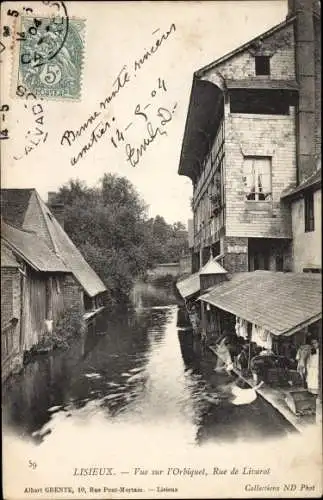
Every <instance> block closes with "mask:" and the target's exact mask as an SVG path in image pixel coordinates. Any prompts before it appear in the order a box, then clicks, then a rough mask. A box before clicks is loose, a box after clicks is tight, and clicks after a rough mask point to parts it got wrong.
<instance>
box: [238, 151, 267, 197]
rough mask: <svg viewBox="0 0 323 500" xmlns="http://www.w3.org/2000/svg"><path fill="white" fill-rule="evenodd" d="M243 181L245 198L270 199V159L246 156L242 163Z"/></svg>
mask: <svg viewBox="0 0 323 500" xmlns="http://www.w3.org/2000/svg"><path fill="white" fill-rule="evenodd" d="M243 183H244V187H245V193H246V199H247V200H252V201H269V200H271V159H270V158H267V157H250V156H249V157H246V158H245V160H244V165H243Z"/></svg>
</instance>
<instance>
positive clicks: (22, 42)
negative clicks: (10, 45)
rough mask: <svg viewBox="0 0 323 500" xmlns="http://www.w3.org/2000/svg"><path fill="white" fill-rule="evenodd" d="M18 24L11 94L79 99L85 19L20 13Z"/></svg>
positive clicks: (50, 98)
mask: <svg viewBox="0 0 323 500" xmlns="http://www.w3.org/2000/svg"><path fill="white" fill-rule="evenodd" d="M19 24H20V26H19V29H17V33H16V35H17V38H16V40H17V42H16V43H15V45H14V53H13V75H12V94H13V95H14V96H22V95H24V96H25V95H26V94H28V93H31V94H32V95H33V96H35V97H37V98H42V99H44V100H69V101H74V100H75V101H79V100H80V98H81V91H82V70H83V60H84V44H85V20H84V19H73V18H72V19H69V18H68V17H67V16H66V17H62V18H57V19H56V18H51V17H37V18H35V17H31V16H28V17H27V16H21V17H20V20H19ZM19 37H20V38H19ZM19 90H20V91H19ZM21 90H23V91H22V92H21Z"/></svg>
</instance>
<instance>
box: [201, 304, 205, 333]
mask: <svg viewBox="0 0 323 500" xmlns="http://www.w3.org/2000/svg"><path fill="white" fill-rule="evenodd" d="M203 337H206V313H205V303H204V301H203V300H201V338H203Z"/></svg>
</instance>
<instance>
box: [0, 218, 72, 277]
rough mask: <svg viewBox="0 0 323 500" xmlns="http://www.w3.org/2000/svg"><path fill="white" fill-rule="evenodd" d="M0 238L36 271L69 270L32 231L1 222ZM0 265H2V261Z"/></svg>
mask: <svg viewBox="0 0 323 500" xmlns="http://www.w3.org/2000/svg"><path fill="white" fill-rule="evenodd" d="M1 238H2V239H3V240H4V241H5V243H6V244H7V245H8V246H9V248H11V249H12V250H13V252H14V253H15V254H17V255H18V256H19V257H21V258H22V259H23V260H24V261H25V262H27V263H28V264H29V265H30V266H31V267H32V268H33V269H35V270H36V271H43V272H51V273H53V272H63V273H68V272H70V271H69V270H68V269H67V267H66V266H65V264H64V263H63V262H62V261H61V259H59V258H58V257H57V256H56V255H55V253H54V252H53V251H52V250H51V249H50V248H48V246H47V245H46V243H45V242H44V240H43V239H42V238H40V237H38V236H37V234H36V233H34V232H32V231H24V230H21V229H18V228H16V227H14V226H11V225H9V224H6V223H5V222H2V224H1ZM5 262H6V261H5ZM1 266H3V263H2V262H1Z"/></svg>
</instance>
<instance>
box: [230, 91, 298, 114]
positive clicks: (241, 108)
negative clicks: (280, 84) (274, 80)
mask: <svg viewBox="0 0 323 500" xmlns="http://www.w3.org/2000/svg"><path fill="white" fill-rule="evenodd" d="M296 104H297V94H295V92H292V91H289V90H279V89H234V90H231V91H230V112H231V113H249V114H257V115H285V116H286V115H289V107H290V106H296Z"/></svg>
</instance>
